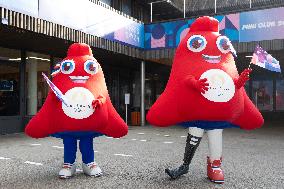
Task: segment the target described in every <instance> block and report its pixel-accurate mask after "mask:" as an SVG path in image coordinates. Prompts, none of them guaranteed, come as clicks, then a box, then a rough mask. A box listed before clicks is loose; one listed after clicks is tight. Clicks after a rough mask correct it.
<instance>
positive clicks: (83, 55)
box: [25, 43, 128, 178]
mask: <svg viewBox="0 0 284 189" xmlns="http://www.w3.org/2000/svg"><path fill="white" fill-rule="evenodd" d="M43 75H44V74H43ZM52 76H53V82H51V81H50V80H49V79H48V78H47V77H46V76H45V75H44V77H45V79H46V81H47V83H48V84H49V86H50V87H51V89H52V90H50V92H49V94H48V96H47V99H46V101H45V103H44V105H43V107H42V108H41V109H40V111H39V112H38V113H37V114H36V115H35V116H34V117H33V118H32V119H31V121H30V122H29V123H28V125H27V127H26V129H25V132H26V134H27V135H29V136H31V137H33V138H43V137H47V136H54V137H57V138H62V139H63V143H64V164H63V168H62V169H61V170H60V172H59V176H60V178H70V177H71V176H73V175H74V173H75V172H76V164H75V159H76V152H77V140H78V141H79V149H80V151H81V153H82V160H83V164H82V168H83V172H84V173H85V174H86V175H89V176H95V177H96V176H100V175H101V174H102V171H101V169H100V167H99V166H98V165H97V164H96V162H95V158H94V149H93V138H95V137H97V136H101V135H107V136H110V137H115V138H119V137H122V136H124V135H126V134H127V132H128V127H127V125H126V124H125V123H124V121H123V120H122V119H121V118H120V116H119V115H118V113H117V112H116V111H115V109H114V107H113V105H112V103H111V101H110V97H109V95H108V91H107V87H106V83H105V79H104V74H103V71H102V68H101V66H100V64H99V63H98V62H97V61H96V59H95V58H94V57H93V54H92V51H91V49H90V47H89V46H88V45H87V44H83V43H75V44H72V45H71V46H70V47H69V49H68V52H67V57H66V58H65V59H64V60H63V61H62V62H61V63H60V64H58V65H56V66H55V71H54V72H53V73H52Z"/></svg>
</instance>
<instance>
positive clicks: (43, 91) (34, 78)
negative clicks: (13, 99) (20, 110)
mask: <svg viewBox="0 0 284 189" xmlns="http://www.w3.org/2000/svg"><path fill="white" fill-rule="evenodd" d="M26 72H27V74H26V78H27V80H26V83H27V85H26V86H27V90H26V92H27V115H35V114H36V113H37V111H38V110H39V109H40V108H41V107H42V105H43V103H44V101H45V99H46V97H47V93H48V90H49V86H48V85H47V83H46V81H45V80H44V78H43V77H42V75H41V73H42V72H43V73H45V74H46V75H47V76H50V57H49V56H48V55H44V54H39V53H34V52H28V53H27V64H26Z"/></svg>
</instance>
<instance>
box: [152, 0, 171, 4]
mask: <svg viewBox="0 0 284 189" xmlns="http://www.w3.org/2000/svg"><path fill="white" fill-rule="evenodd" d="M162 2H167V3H172V1H171V0H162V1H153V2H150V3H148V4H154V3H162Z"/></svg>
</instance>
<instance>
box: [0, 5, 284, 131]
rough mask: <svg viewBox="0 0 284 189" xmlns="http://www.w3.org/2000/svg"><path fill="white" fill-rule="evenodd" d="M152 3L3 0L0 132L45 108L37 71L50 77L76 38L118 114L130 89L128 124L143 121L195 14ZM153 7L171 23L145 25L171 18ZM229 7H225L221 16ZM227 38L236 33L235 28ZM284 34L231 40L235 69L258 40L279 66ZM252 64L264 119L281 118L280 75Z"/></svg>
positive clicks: (251, 87)
mask: <svg viewBox="0 0 284 189" xmlns="http://www.w3.org/2000/svg"><path fill="white" fill-rule="evenodd" d="M153 2H154V1H146V0H143V1H138V0H135V1H130V0H103V1H97V0H82V1H80V3H79V1H78V0H60V1H59V0H57V1H56V0H31V1H29V2H27V1H25V0H10V1H5V0H0V17H1V24H0V133H1V134H6V133H14V132H21V131H23V129H24V127H25V125H26V123H27V122H28V121H29V120H30V118H31V117H32V116H33V115H35V114H36V112H37V111H38V110H39V109H40V108H41V107H42V105H43V103H44V101H45V98H46V96H47V93H48V90H49V88H48V86H47V84H46V83H45V81H44V79H43V78H42V76H41V73H42V72H44V73H45V74H46V75H50V73H51V71H52V68H53V66H54V65H55V64H56V63H58V62H60V61H61V60H62V58H64V57H65V56H66V52H67V48H68V47H69V45H70V44H72V43H74V42H84V43H87V44H89V45H90V46H91V47H92V50H93V53H94V57H96V58H97V59H98V61H99V62H100V64H101V65H102V68H103V70H104V73H105V79H106V83H107V86H108V90H109V94H110V97H111V100H112V102H113V104H114V106H115V108H116V110H117V111H118V112H119V113H120V115H121V116H122V117H123V118H124V119H126V105H125V94H130V104H129V105H127V109H128V113H127V115H128V116H127V117H128V120H127V121H128V123H129V124H130V125H141V124H142V125H144V124H145V114H146V113H147V110H148V109H149V108H150V107H151V106H152V104H153V103H154V102H155V100H156V99H157V98H158V97H159V95H160V94H161V93H162V92H163V90H164V88H165V85H166V83H167V80H168V77H169V74H170V65H171V62H172V59H173V56H174V52H175V48H176V46H177V45H178V41H179V40H180V39H181V36H182V33H183V32H184V31H186V30H184V29H185V28H182V27H184V26H187V27H189V26H190V20H191V19H192V18H188V19H184V18H182V17H183V15H184V14H183V12H182V11H183V10H184V9H182V6H181V5H180V4H175V6H173V4H168V3H167V2H161V3H160V5H159V3H158V1H155V2H156V3H154V4H155V6H152V11H151V9H150V5H151V3H152V5H154V4H153ZM277 5H278V4H277ZM190 6H191V5H190ZM67 7H68V8H67ZM171 7H172V8H173V9H171ZM259 7H261V6H260V5H259ZM263 7H264V6H263ZM158 8H160V9H162V10H168V11H169V10H170V12H169V13H172V15H173V17H172V18H175V19H176V20H173V21H162V22H155V23H150V20H151V18H150V17H151V15H152V17H153V16H154V17H155V18H154V19H153V20H155V21H159V20H163V19H169V18H167V17H166V15H165V14H158V13H157V9H158ZM163 8H165V9H163ZM266 8H269V7H266ZM153 9H154V10H153ZM210 11H211V9H210ZM210 11H209V13H210V14H214V13H212V12H210ZM231 11H232V10H231V9H228V13H226V12H225V13H224V14H223V15H226V14H231ZM200 14H203V12H202V11H201V12H200ZM215 15H217V14H215ZM186 16H187V17H192V16H193V17H194V16H195V17H196V16H197V12H194V11H193V10H191V9H189V10H188V11H187V14H186ZM178 17H179V18H181V19H177V18H178ZM224 17H225V16H224ZM280 18H282V17H280ZM278 21H281V20H278ZM167 22H168V23H169V25H171V26H173V25H174V24H177V23H178V24H179V25H178V27H176V30H175V31H169V32H168V31H167V26H165V25H167ZM173 23H174V24H173ZM180 23H181V24H180ZM279 23H280V22H279ZM173 28H174V27H172V28H171V29H173ZM226 29H228V30H226ZM229 30H230V31H231V30H232V28H226V27H225V28H224V31H225V32H228V31H229ZM163 32H164V33H163ZM173 33H175V36H173V35H172V34H173ZM232 36H233V38H234V37H235V36H234V33H233V34H232ZM173 39H175V40H173ZM177 39H179V40H177ZM283 39H284V37H283V38H282V36H280V37H278V38H271V39H263V40H259V39H258V40H257V41H246V42H241V41H235V42H234V46H235V48H236V49H237V51H238V58H237V59H236V61H237V66H238V69H239V71H242V70H243V69H244V68H245V67H246V66H248V63H249V59H248V58H247V56H249V55H251V54H252V52H253V50H254V46H255V45H256V44H257V43H259V44H260V45H262V46H263V48H265V49H267V50H268V51H269V52H270V53H271V54H273V56H274V57H276V58H277V59H278V60H279V61H280V63H281V65H283V63H282V62H283V60H284V56H283V54H284V42H283ZM171 41H172V42H171ZM259 41H260V42H259ZM282 67H283V66H282ZM254 69H255V72H254V73H253V75H252V80H250V82H249V83H248V84H247V85H246V90H247V92H248V94H249V95H250V97H251V99H252V100H253V102H254V103H255V104H256V105H257V106H258V108H259V109H260V110H261V111H262V112H263V113H264V114H265V116H266V117H268V118H269V119H280V118H281V117H283V115H284V80H283V77H282V75H281V74H274V73H271V72H267V71H265V70H262V69H260V68H257V67H255V68H254Z"/></svg>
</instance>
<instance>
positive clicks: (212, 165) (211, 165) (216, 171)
mask: <svg viewBox="0 0 284 189" xmlns="http://www.w3.org/2000/svg"><path fill="white" fill-rule="evenodd" d="M221 163H222V158H221V159H217V160H213V161H211V160H210V158H209V157H207V176H208V178H209V179H210V181H211V182H214V183H218V184H223V183H224V172H223V170H222V169H221Z"/></svg>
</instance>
